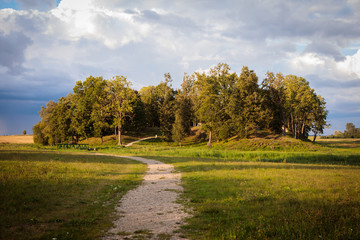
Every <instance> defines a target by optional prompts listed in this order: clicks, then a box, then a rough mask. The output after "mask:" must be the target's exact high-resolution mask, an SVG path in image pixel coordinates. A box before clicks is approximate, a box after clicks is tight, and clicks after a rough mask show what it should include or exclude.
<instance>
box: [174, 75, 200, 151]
mask: <svg viewBox="0 0 360 240" xmlns="http://www.w3.org/2000/svg"><path fill="white" fill-rule="evenodd" d="M194 80H195V79H194V78H190V77H189V76H187V75H185V76H184V78H183V82H182V84H181V89H179V90H178V91H177V94H176V97H175V122H174V124H173V128H172V136H173V140H174V141H176V142H178V143H179V144H180V145H181V143H182V141H183V139H184V138H185V137H186V136H189V135H190V132H191V123H192V121H193V119H194V115H195V114H194V112H193V110H194V108H193V103H192V101H191V94H192V92H193V88H194Z"/></svg>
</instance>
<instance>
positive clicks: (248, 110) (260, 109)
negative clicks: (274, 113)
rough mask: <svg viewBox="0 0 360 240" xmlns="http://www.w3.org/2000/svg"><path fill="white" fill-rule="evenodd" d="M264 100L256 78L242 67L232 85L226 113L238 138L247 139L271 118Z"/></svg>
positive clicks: (252, 72)
mask: <svg viewBox="0 0 360 240" xmlns="http://www.w3.org/2000/svg"><path fill="white" fill-rule="evenodd" d="M264 103H265V98H264V95H263V94H262V92H261V91H260V89H259V85H258V77H257V76H256V74H255V73H254V71H252V70H249V68H248V67H246V66H244V67H243V68H242V71H241V73H240V75H239V77H237V78H236V81H235V83H234V90H233V93H232V94H231V95H230V103H229V105H228V108H227V109H228V112H229V115H230V116H231V118H232V122H233V124H234V127H235V129H236V131H237V133H238V135H239V136H240V137H248V136H250V135H251V134H253V133H255V132H256V131H257V130H259V129H260V128H261V127H263V126H264V125H266V124H265V122H266V121H269V118H271V116H270V114H269V110H268V109H266V105H265V104H264Z"/></svg>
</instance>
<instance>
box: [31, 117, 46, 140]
mask: <svg viewBox="0 0 360 240" xmlns="http://www.w3.org/2000/svg"><path fill="white" fill-rule="evenodd" d="M32 129H33V139H34V143H38V144H41V145H48V144H49V141H48V139H47V137H46V136H45V133H44V126H43V123H42V121H39V122H38V123H37V124H35V125H34V126H33V128H32Z"/></svg>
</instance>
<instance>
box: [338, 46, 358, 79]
mask: <svg viewBox="0 0 360 240" xmlns="http://www.w3.org/2000/svg"><path fill="white" fill-rule="evenodd" d="M337 66H338V69H339V70H340V71H342V72H343V73H348V74H351V75H352V76H353V78H360V49H359V50H358V51H357V53H356V54H354V55H352V56H346V59H345V60H344V61H343V62H340V63H338V65H337Z"/></svg>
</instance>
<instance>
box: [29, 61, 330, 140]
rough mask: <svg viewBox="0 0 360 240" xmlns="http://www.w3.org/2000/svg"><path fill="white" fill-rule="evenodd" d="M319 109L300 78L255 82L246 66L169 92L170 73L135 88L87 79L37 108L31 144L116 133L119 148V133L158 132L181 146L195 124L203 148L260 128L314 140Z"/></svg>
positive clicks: (322, 117)
mask: <svg viewBox="0 0 360 240" xmlns="http://www.w3.org/2000/svg"><path fill="white" fill-rule="evenodd" d="M325 105H326V102H325V100H324V98H322V97H321V96H320V95H318V94H316V93H315V91H314V89H312V88H311V87H310V86H309V82H307V81H306V80H305V79H304V78H302V77H297V76H295V75H287V76H284V75H283V74H281V73H278V74H274V73H272V72H268V73H267V74H266V77H265V79H263V81H262V82H261V84H259V83H258V77H257V76H256V74H255V72H254V71H252V70H249V69H248V67H243V68H242V70H241V73H240V74H237V73H231V72H230V67H229V66H228V65H227V64H225V63H219V64H218V65H217V66H215V67H213V68H211V69H210V70H209V72H207V73H205V72H204V73H197V72H195V73H193V74H191V75H188V74H185V75H184V78H183V82H182V84H181V87H180V89H176V90H175V89H173V87H172V78H171V75H170V74H169V73H167V74H165V75H164V80H163V81H162V82H160V84H158V85H157V86H148V87H143V88H142V89H141V90H140V91H137V90H134V89H132V87H131V83H130V82H129V81H128V80H127V79H126V77H124V76H115V77H113V78H112V79H110V80H106V79H103V78H102V77H93V76H90V77H88V78H86V80H85V81H83V82H82V81H78V82H76V84H75V86H74V88H73V92H72V93H70V94H68V95H67V96H65V97H61V98H60V99H58V101H57V102H55V101H49V102H48V103H47V104H46V106H45V107H42V108H41V111H40V112H39V113H40V117H41V121H40V122H38V123H37V124H36V125H35V126H34V127H33V133H34V141H35V142H36V143H41V144H52V145H53V144H56V143H64V142H78V141H79V140H80V139H82V138H89V137H100V138H101V139H102V138H103V137H104V136H106V135H110V134H115V135H117V137H118V144H119V145H121V144H122V139H121V135H122V133H123V131H124V130H132V131H138V132H140V131H142V130H144V128H151V127H157V128H159V129H160V131H161V132H162V134H163V136H164V138H165V140H167V141H172V140H173V141H176V142H178V143H180V144H181V142H182V141H183V139H184V138H185V137H186V136H188V135H189V134H190V132H191V127H192V126H196V125H198V124H201V127H202V129H204V130H205V131H206V133H207V137H208V139H209V141H208V145H209V146H211V143H212V141H214V140H226V139H228V138H230V137H233V136H239V137H240V138H247V137H249V136H251V135H252V134H254V133H256V132H257V131H260V130H269V131H272V132H274V133H278V134H281V133H289V134H291V135H292V136H293V137H294V138H297V139H306V138H307V137H308V135H309V133H310V132H313V133H314V135H315V137H314V141H315V139H316V136H317V135H318V134H322V133H323V130H324V128H325V127H326V125H327V123H326V117H327V113H328V112H327V110H326V107H325Z"/></svg>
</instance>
